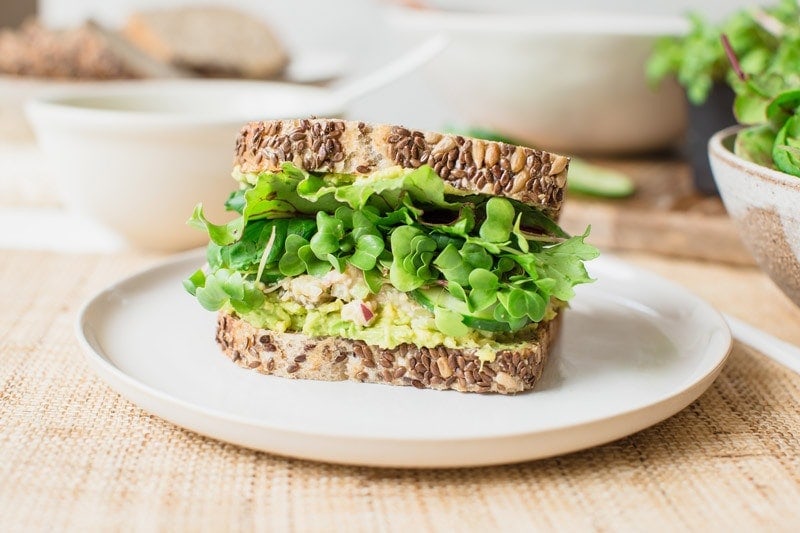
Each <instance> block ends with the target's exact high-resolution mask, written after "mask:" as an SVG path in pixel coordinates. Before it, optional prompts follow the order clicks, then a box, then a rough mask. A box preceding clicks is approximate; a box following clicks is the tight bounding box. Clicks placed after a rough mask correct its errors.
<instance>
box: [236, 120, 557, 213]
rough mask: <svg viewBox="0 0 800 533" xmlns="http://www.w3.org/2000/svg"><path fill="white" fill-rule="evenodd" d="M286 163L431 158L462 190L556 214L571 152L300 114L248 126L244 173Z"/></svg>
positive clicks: (331, 165) (412, 164)
mask: <svg viewBox="0 0 800 533" xmlns="http://www.w3.org/2000/svg"><path fill="white" fill-rule="evenodd" d="M286 161H291V162H292V163H294V164H295V165H297V166H298V167H300V168H303V169H305V170H307V171H321V172H340V173H348V174H357V173H362V174H363V173H369V172H373V171H375V170H379V169H383V168H388V167H392V166H396V165H400V166H401V167H404V168H416V167H419V166H421V165H423V164H428V165H430V166H431V167H433V168H434V170H436V173H437V174H438V175H439V176H441V177H442V178H443V179H444V180H446V181H447V182H448V183H450V184H451V185H453V186H454V187H456V188H457V189H461V190H463V191H467V192H473V193H486V194H493V195H497V196H505V197H508V198H512V199H515V200H519V201H521V202H524V203H526V204H529V205H532V206H535V207H538V208H539V209H541V210H542V211H544V212H545V213H546V214H547V215H549V216H550V217H551V218H554V219H556V220H557V219H558V215H559V213H560V212H561V206H562V203H563V201H564V187H565V185H566V182H567V167H568V166H569V159H568V158H567V157H564V156H561V155H556V154H551V153H548V152H544V151H541V150H536V149H534V148H526V147H523V146H514V145H511V144H506V143H502V142H494V141H484V140H480V139H473V138H469V137H464V136H461V135H450V134H442V133H434V132H429V131H418V130H413V129H408V128H404V127H401V126H388V125H376V124H366V123H364V122H353V121H345V120H339V119H295V120H270V121H263V122H251V123H249V124H247V125H245V126H244V127H243V128H242V130H241V132H240V133H239V136H238V137H237V140H236V151H235V156H234V165H235V166H236V167H238V168H239V169H240V170H241V171H243V172H258V171H262V170H273V171H274V170H278V169H279V168H280V165H281V164H282V163H284V162H286Z"/></svg>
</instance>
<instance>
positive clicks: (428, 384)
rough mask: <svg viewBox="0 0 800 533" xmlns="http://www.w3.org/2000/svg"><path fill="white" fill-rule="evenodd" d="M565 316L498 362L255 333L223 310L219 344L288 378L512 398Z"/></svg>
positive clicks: (465, 354) (535, 371)
mask: <svg viewBox="0 0 800 533" xmlns="http://www.w3.org/2000/svg"><path fill="white" fill-rule="evenodd" d="M560 321H561V318H560V316H558V317H556V318H554V319H553V320H550V321H548V322H543V323H541V324H540V325H539V326H538V327H537V328H535V329H531V330H530V331H529V332H528V334H527V338H524V339H521V340H520V346H519V347H518V348H514V349H503V350H499V351H498V352H497V353H496V355H495V359H494V361H491V362H484V363H481V361H480V360H479V359H478V356H477V355H476V353H475V349H474V348H473V349H461V350H459V349H453V348H445V347H444V346H438V347H435V348H420V347H417V346H414V345H412V344H401V345H400V346H398V347H396V348H393V349H385V348H380V347H379V346H370V345H368V344H366V343H365V342H363V341H359V340H352V339H344V338H340V337H309V336H307V335H303V334H301V333H288V332H287V333H280V332H275V331H270V330H266V329H259V328H255V327H253V326H252V325H250V324H249V323H247V322H246V321H244V320H242V319H241V318H239V317H236V316H233V315H228V314H225V313H221V314H220V315H219V316H218V318H217V336H216V340H217V343H218V344H219V346H220V348H222V351H223V352H224V353H225V355H227V356H228V357H230V358H231V360H233V361H234V362H235V363H236V364H238V365H239V366H242V367H245V368H250V369H254V370H257V371H258V372H261V373H263V374H270V375H275V376H281V377H285V378H299V379H315V380H322V381H344V380H353V381H360V382H363V383H383V384H387V385H410V386H413V387H417V388H421V389H422V388H424V389H437V390H448V389H450V390H456V391H460V392H498V393H501V394H511V393H516V392H522V391H525V390H529V389H531V388H533V386H534V385H535V384H536V381H537V380H538V379H539V378H540V377H541V375H542V371H543V370H544V365H545V361H546V360H547V354H548V352H549V351H550V347H551V345H552V343H553V341H554V340H555V338H556V334H557V332H558V328H559V325H560Z"/></svg>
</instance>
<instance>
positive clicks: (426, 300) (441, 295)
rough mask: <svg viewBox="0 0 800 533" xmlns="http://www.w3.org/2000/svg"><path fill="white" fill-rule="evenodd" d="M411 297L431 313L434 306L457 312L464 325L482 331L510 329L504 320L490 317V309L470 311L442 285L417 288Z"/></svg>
mask: <svg viewBox="0 0 800 533" xmlns="http://www.w3.org/2000/svg"><path fill="white" fill-rule="evenodd" d="M410 294H411V297H412V298H414V300H416V301H417V303H419V304H420V305H421V306H422V307H424V308H425V309H427V310H428V311H430V312H431V313H433V310H434V309H435V308H436V307H444V308H445V309H449V310H450V311H454V312H456V313H459V314H460V315H461V316H462V317H463V320H462V322H464V325H465V326H468V327H470V328H473V329H482V330H484V331H511V325H510V324H507V323H505V322H498V321H497V320H494V319H493V318H492V313H491V311H490V310H484V311H481V312H480V313H470V312H469V309H467V304H465V303H464V302H462V301H461V300H459V299H458V298H456V297H454V296H453V295H452V294H450V293H449V292H448V291H447V289H445V288H443V287H431V288H429V289H417V290H415V291H411V293H410Z"/></svg>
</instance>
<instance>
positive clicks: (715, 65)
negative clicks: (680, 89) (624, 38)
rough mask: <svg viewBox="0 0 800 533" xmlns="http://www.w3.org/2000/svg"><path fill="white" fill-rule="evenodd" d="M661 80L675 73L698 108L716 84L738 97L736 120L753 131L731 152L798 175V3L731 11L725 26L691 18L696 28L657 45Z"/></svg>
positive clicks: (789, 0) (653, 75)
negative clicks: (726, 87) (698, 104)
mask: <svg viewBox="0 0 800 533" xmlns="http://www.w3.org/2000/svg"><path fill="white" fill-rule="evenodd" d="M647 74H648V77H649V78H650V79H651V81H653V82H658V81H660V80H661V79H663V78H664V77H666V76H668V75H675V76H676V77H677V79H678V81H679V82H680V83H681V84H682V85H683V86H684V88H685V89H686V92H687V96H688V97H689V99H690V100H691V101H692V102H693V103H702V102H703V101H705V99H706V98H707V96H708V92H709V90H710V89H711V86H712V85H713V83H714V82H715V81H723V80H724V81H725V82H727V83H728V84H729V85H730V86H731V88H732V89H733V90H734V92H735V93H736V99H735V101H734V108H733V111H734V115H735V116H736V119H737V121H738V122H739V123H740V124H743V125H747V126H748V127H747V128H745V129H743V130H742V131H740V132H739V134H738V135H737V138H736V142H735V144H734V152H735V153H736V154H737V155H739V156H741V157H743V158H745V159H748V160H750V161H753V162H755V163H757V164H760V165H764V166H768V167H772V168H776V169H778V170H781V171H783V172H786V173H788V174H792V175H795V176H800V119H798V118H797V116H798V109H799V108H800V5H798V2H796V1H795V0H782V1H781V2H780V3H778V4H777V5H774V6H771V7H767V8H757V7H753V8H750V9H746V10H742V11H739V12H737V13H734V14H733V15H732V16H731V17H729V18H728V19H727V20H726V21H725V22H724V23H722V24H721V25H713V24H710V23H708V22H706V21H704V20H703V19H702V18H700V17H697V16H692V17H691V30H690V31H689V33H688V34H687V35H685V36H683V37H680V38H665V39H662V40H660V41H658V43H657V44H656V47H655V49H654V52H653V54H652V55H651V57H650V59H649V61H648V64H647Z"/></svg>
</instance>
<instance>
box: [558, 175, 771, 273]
mask: <svg viewBox="0 0 800 533" xmlns="http://www.w3.org/2000/svg"><path fill="white" fill-rule="evenodd" d="M591 163H594V164H597V165H602V166H607V167H609V168H613V169H616V170H619V171H622V172H624V173H626V174H628V175H629V176H630V177H631V178H632V179H633V180H634V181H635V182H636V193H635V194H634V195H633V196H631V197H629V198H624V199H617V200H612V199H598V198H593V197H589V196H584V195H579V194H570V195H569V198H568V200H567V202H566V205H565V207H564V212H563V214H562V218H561V225H562V226H563V227H564V229H565V230H567V231H568V232H569V233H573V234H575V233H582V232H583V230H584V229H585V228H586V226H587V225H589V224H591V226H592V234H591V237H590V239H589V240H590V242H592V244H595V245H596V246H599V247H600V248H601V249H611V250H636V251H647V252H655V253H659V254H664V255H670V256H675V257H683V258H692V259H702V260H708V261H720V262H724V263H729V264H735V265H753V264H755V263H754V261H753V259H752V257H751V256H750V254H749V252H748V251H747V250H746V249H745V248H744V245H743V244H742V243H741V241H740V239H739V235H738V231H737V230H736V227H735V226H734V224H733V221H732V220H731V219H730V218H729V217H728V215H727V213H726V212H725V207H724V205H723V204H722V201H721V200H720V199H719V198H718V197H712V196H704V195H701V194H699V193H698V192H697V191H696V190H695V188H694V185H693V182H692V174H691V169H690V168H689V166H688V165H687V164H686V163H684V162H683V161H679V160H675V159H663V160H652V159H651V160H646V159H641V160H592V161H591Z"/></svg>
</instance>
